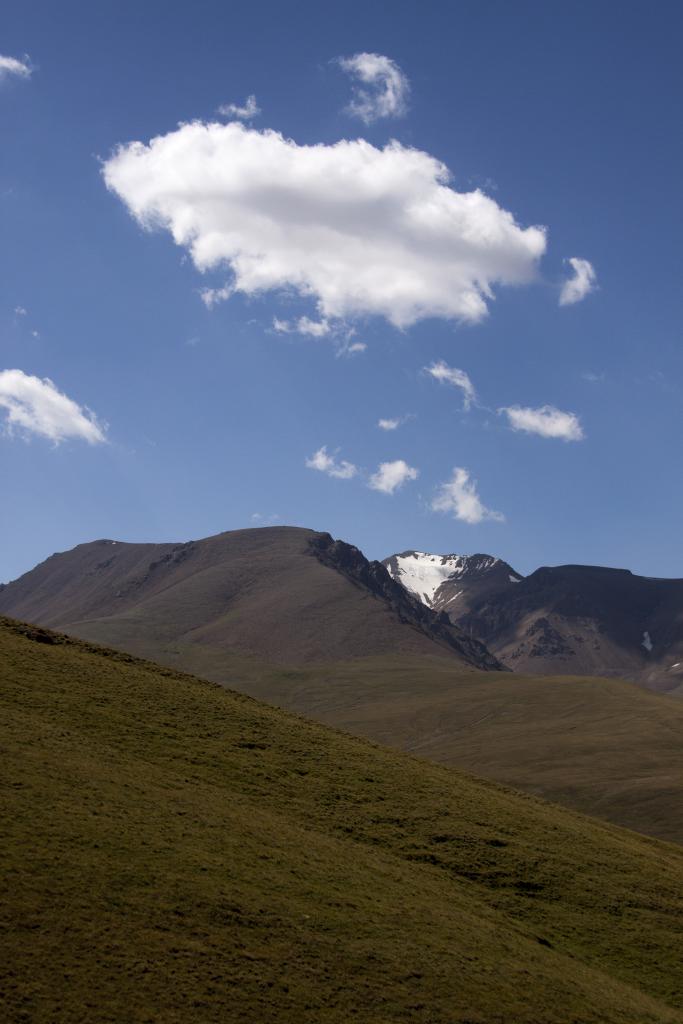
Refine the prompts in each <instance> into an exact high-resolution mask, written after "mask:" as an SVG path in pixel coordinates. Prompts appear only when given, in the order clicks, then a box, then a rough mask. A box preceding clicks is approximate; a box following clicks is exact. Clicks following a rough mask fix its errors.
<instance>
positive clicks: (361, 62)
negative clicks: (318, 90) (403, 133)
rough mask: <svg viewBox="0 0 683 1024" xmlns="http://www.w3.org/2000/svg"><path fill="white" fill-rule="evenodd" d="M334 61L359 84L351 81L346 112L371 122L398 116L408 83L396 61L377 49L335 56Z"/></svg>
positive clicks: (404, 105)
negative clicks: (349, 98) (349, 100)
mask: <svg viewBox="0 0 683 1024" xmlns="http://www.w3.org/2000/svg"><path fill="white" fill-rule="evenodd" d="M337 64H338V65H339V67H340V68H341V69H342V70H343V71H346V73H347V74H348V75H350V76H351V77H352V78H354V79H356V80H357V81H358V82H359V83H361V84H360V85H354V87H353V98H352V99H351V102H350V103H349V105H348V106H347V107H346V113H347V114H350V115H351V116H352V117H358V118H360V120H361V121H363V122H364V123H365V124H372V122H373V121H377V120H378V119H379V118H381V117H402V116H403V115H404V114H405V113H406V110H407V109H408V97H409V95H410V84H409V82H408V79H407V78H406V76H405V75H404V73H403V72H402V71H401V69H400V67H399V66H398V64H397V63H396V62H395V61H393V60H391V59H390V58H389V57H384V56H383V55H382V54H380V53H356V54H354V56H353V57H338V58H337Z"/></svg>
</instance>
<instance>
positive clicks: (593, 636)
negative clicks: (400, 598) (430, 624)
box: [383, 551, 683, 692]
mask: <svg viewBox="0 0 683 1024" xmlns="http://www.w3.org/2000/svg"><path fill="white" fill-rule="evenodd" d="M383 564H384V565H385V566H386V568H387V570H388V572H389V573H390V575H391V576H392V578H393V579H395V580H396V581H397V582H399V583H401V584H402V585H403V586H404V587H405V589H406V590H407V591H408V592H409V593H411V594H413V595H414V596H415V597H417V598H419V600H421V601H422V602H423V603H424V604H425V605H426V606H427V607H428V608H432V609H433V610H435V611H441V612H445V613H446V614H447V615H448V617H449V618H450V620H451V622H453V624H454V625H457V626H459V627H460V628H461V629H462V630H464V631H465V632H466V633H467V634H469V635H470V636H474V637H477V639H479V640H481V641H482V642H483V643H485V644H486V646H487V647H488V649H489V650H490V651H491V652H492V653H493V654H494V655H495V656H496V657H497V658H499V659H500V660H501V662H503V664H505V665H506V666H507V667H508V668H511V669H513V670H514V671H515V672H524V673H540V674H548V673H554V674H562V675H601V676H618V677H620V678H624V679H631V680H633V681H634V682H638V683H640V684H642V685H644V686H647V687H649V688H651V689H656V690H664V691H671V692H675V691H678V692H681V691H683V580H680V579H678V580H677V579H653V578H650V577H644V576H636V575H634V574H633V573H631V572H629V571H628V570H626V569H610V568H604V567H600V566H588V565H563V566H556V567H553V568H549V567H544V568H540V569H537V570H536V571H535V572H533V573H531V574H530V575H529V576H526V577H525V576H522V575H521V574H520V573H518V572H516V571H515V570H514V569H513V568H512V567H511V566H510V565H508V564H507V563H506V562H504V561H502V560H501V559H499V558H495V557H493V556H491V555H484V554H475V555H470V556H463V555H435V554H429V553H426V552H421V551H404V552H402V553H401V554H397V555H392V556H390V557H389V558H386V559H385V560H384V562H383Z"/></svg>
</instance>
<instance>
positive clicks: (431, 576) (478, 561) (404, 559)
mask: <svg viewBox="0 0 683 1024" xmlns="http://www.w3.org/2000/svg"><path fill="white" fill-rule="evenodd" d="M384 565H385V566H386V568H387V569H388V571H389V573H390V575H391V576H393V578H394V579H395V580H396V581H397V582H398V583H401V584H402V585H403V586H404V587H405V588H406V590H409V591H410V592H411V593H412V594H414V595H415V596H416V597H418V598H419V599H420V600H421V601H423V602H424V604H426V605H429V606H430V607H433V605H434V598H435V596H436V592H437V590H438V589H439V588H440V587H441V586H442V584H443V583H445V582H446V581H447V580H452V581H456V580H458V579H462V578H464V577H467V576H481V575H483V574H484V573H487V572H489V571H490V570H491V569H493V568H494V567H495V566H498V565H501V561H500V559H499V558H494V557H493V556H492V555H456V554H451V555H434V554H430V553H429V552H427V551H404V552H402V553H401V554H400V555H392V556H391V558H387V559H385V561H384ZM519 578H521V577H519ZM510 581H511V582H518V577H517V576H516V575H515V577H514V579H513V576H512V575H510Z"/></svg>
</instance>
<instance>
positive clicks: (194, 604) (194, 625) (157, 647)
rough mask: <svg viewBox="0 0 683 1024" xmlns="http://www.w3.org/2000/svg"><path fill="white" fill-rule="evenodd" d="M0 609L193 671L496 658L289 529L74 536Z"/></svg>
mask: <svg viewBox="0 0 683 1024" xmlns="http://www.w3.org/2000/svg"><path fill="white" fill-rule="evenodd" d="M0 614H5V615H11V616H13V617H15V618H18V619H25V620H27V621H29V622H36V623H39V624H41V625H45V626H50V627H53V628H59V629H62V630H64V631H66V632H69V633H72V634H74V635H75V636H79V637H82V638H84V639H86V640H94V641H96V642H98V643H104V644H109V645H112V646H120V647H123V648H125V649H127V650H132V651H133V652H134V653H139V654H142V655H145V656H150V657H155V658H161V659H162V660H163V659H164V657H167V656H168V655H174V654H175V653H180V655H181V658H180V660H181V662H182V663H183V664H185V667H188V668H190V669H191V670H193V671H197V669H198V667H200V668H201V667H202V666H201V664H198V660H199V662H206V661H209V660H211V659H214V660H215V659H219V660H220V657H221V655H222V654H223V653H224V652H226V651H230V652H233V653H237V654H242V655H244V656H246V657H249V656H255V657H258V658H261V659H265V660H267V661H273V662H276V663H279V664H307V663H311V662H324V661H338V660H341V659H348V658H359V657H366V656H369V655H382V654H404V655H423V654H438V655H441V656H443V657H449V658H452V659H454V660H455V661H456V662H457V663H459V664H465V665H468V666H472V667H475V668H481V669H487V670H497V669H501V668H502V666H501V664H500V662H499V661H498V660H497V659H496V658H495V657H493V656H492V655H490V654H489V652H488V651H487V649H486V647H485V646H484V645H483V644H482V643H480V642H479V641H478V640H477V639H476V638H474V637H472V636H471V634H470V633H469V632H465V631H464V630H462V629H460V628H459V627H458V626H454V625H453V624H452V622H451V621H450V619H449V618H448V616H447V615H445V614H444V613H442V612H438V611H434V610H433V609H431V608H428V607H427V606H426V605H425V604H423V603H422V602H421V601H419V600H418V599H417V598H415V597H414V595H412V594H410V593H409V592H408V591H406V590H405V588H404V587H401V586H400V585H399V584H397V583H396V582H395V581H394V580H393V579H392V578H391V575H390V574H389V573H388V572H387V570H386V569H385V568H384V566H383V565H381V563H379V562H369V561H368V560H367V559H366V558H364V556H363V555H362V554H361V552H360V551H359V550H358V548H355V547H353V546H352V545H350V544H346V543H344V542H343V541H338V540H337V541H335V540H333V539H332V537H330V535H329V534H325V533H316V532H314V531H313V530H305V529H298V528H293V527H269V528H261V529H252V530H236V531H233V532H229V533H221V534H217V535H216V536H214V537H208V538H206V539H204V540H199V541H190V542H188V543H183V544H126V543H121V542H119V541H114V540H99V541H94V542H92V543H89V544H80V545H79V546H78V547H76V548H74V549H73V550H72V551H67V552H64V553H61V554H55V555H53V556H51V557H50V558H48V559H47V560H46V561H44V562H42V563H41V564H40V565H39V566H37V567H36V568H35V569H33V570H32V571H31V572H29V573H26V574H25V575H24V576H22V577H21V578H20V579H18V580H15V581H14V582H13V583H10V584H8V585H6V586H4V587H3V588H2V589H0ZM182 652H189V661H187V660H185V661H183V658H182Z"/></svg>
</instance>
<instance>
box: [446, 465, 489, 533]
mask: <svg viewBox="0 0 683 1024" xmlns="http://www.w3.org/2000/svg"><path fill="white" fill-rule="evenodd" d="M431 508H432V510H433V511H434V512H447V513H450V514H451V515H453V517H454V518H455V519H459V520H461V522H463V523H470V525H476V524H477V523H481V522H483V521H484V520H486V519H490V520H493V521H494V522H498V523H502V522H504V521H505V516H503V515H502V513H500V512H494V511H493V509H490V508H487V507H486V505H484V503H483V502H482V500H481V498H480V497H479V494H478V493H477V483H476V481H475V480H472V479H471V477H470V474H469V470H467V469H464V468H463V467H462V466H456V467H455V469H454V470H453V475H452V476H451V479H450V480H447V481H446V482H445V483H443V484H441V486H440V487H439V489H438V491H437V494H436V497H435V498H434V500H433V501H432V504H431Z"/></svg>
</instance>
